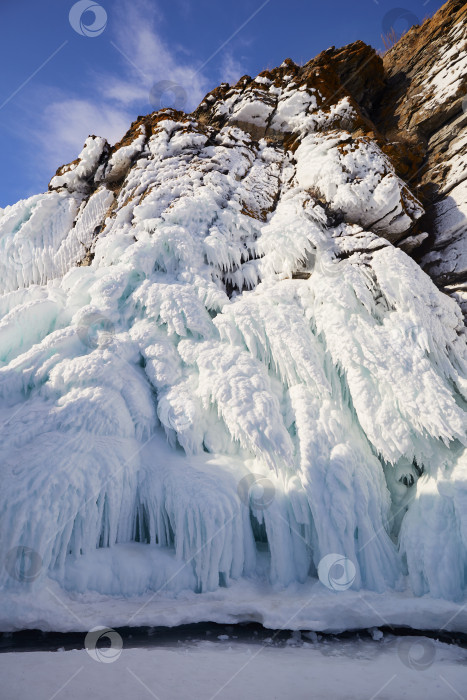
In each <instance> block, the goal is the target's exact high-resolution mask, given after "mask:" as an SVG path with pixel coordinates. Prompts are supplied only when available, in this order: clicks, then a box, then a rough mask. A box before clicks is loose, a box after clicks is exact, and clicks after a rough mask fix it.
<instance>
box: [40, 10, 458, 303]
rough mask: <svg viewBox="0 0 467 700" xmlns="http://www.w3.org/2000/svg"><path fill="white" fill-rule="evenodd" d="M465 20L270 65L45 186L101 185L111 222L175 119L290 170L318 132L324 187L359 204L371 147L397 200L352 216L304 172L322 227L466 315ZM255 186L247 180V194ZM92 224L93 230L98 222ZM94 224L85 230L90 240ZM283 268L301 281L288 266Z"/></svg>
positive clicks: (264, 207)
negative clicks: (350, 234)
mask: <svg viewBox="0 0 467 700" xmlns="http://www.w3.org/2000/svg"><path fill="white" fill-rule="evenodd" d="M466 18H467V6H466V4H465V3H464V2H462V1H461V0H450V1H449V2H448V3H446V4H445V5H444V6H443V8H441V10H439V12H437V13H436V15H435V16H434V17H433V18H432V19H429V20H426V21H425V22H424V23H423V25H422V26H414V27H412V29H410V31H409V32H408V33H407V34H406V35H405V36H403V38H402V39H401V40H400V41H399V42H398V43H397V44H395V45H394V46H393V47H392V48H391V49H390V50H389V51H387V52H386V54H385V55H384V57H383V58H381V57H380V56H379V55H378V54H377V53H376V52H375V51H374V49H372V48H371V47H369V46H367V45H365V44H364V43H363V42H356V43H354V44H351V45H348V46H346V47H344V48H342V49H335V48H334V47H332V48H331V49H328V50H327V51H324V52H322V53H321V54H320V55H319V56H317V57H316V58H314V59H312V60H311V61H309V62H308V63H307V64H306V65H304V66H303V67H300V66H297V65H296V64H294V63H293V61H291V60H290V59H286V60H285V61H284V63H283V64H282V66H280V67H279V68H277V69H275V70H272V71H264V72H263V73H261V74H260V75H259V76H258V77H257V78H254V79H252V78H251V77H250V76H244V77H243V78H241V79H240V80H239V82H238V83H237V84H236V85H235V86H230V85H228V84H222V85H221V86H220V87H218V88H216V89H215V90H213V91H212V92H211V93H209V94H208V95H206V97H205V99H204V100H203V102H202V103H201V104H200V106H199V107H198V108H197V109H196V110H195V111H194V112H193V114H191V115H189V116H187V115H185V114H183V113H181V112H175V111H173V110H167V109H166V110H161V111H160V112H156V113H153V114H151V115H148V116H146V117H138V119H137V120H136V121H135V122H134V123H133V124H132V125H131V128H130V130H129V131H128V133H127V134H126V135H125V137H124V138H123V139H122V141H121V142H120V143H118V144H116V145H115V146H113V147H112V148H111V147H110V146H109V145H108V144H107V143H105V144H104V143H103V142H102V148H101V150H100V151H99V153H100V155H99V159H98V160H95V161H94V164H93V168H91V169H90V170H88V171H86V173H85V175H84V179H83V177H82V176H81V175H80V180H79V182H80V185H79V186H77V185H73V184H71V181H70V178H68V179H67V178H66V177H64V173H66V172H69V173H70V174H71V173H74V175H73V178H72V179H73V181H75V180H76V175H77V171H76V170H75V169H76V168H78V164H79V163H80V161H79V159H78V160H77V161H75V162H74V163H72V164H70V165H67V166H63V167H62V168H60V169H59V170H58V171H57V176H56V177H55V178H54V179H53V180H52V182H51V185H50V189H51V190H57V189H58V190H60V189H61V188H62V187H66V188H68V189H69V190H73V189H80V188H81V189H82V188H83V184H82V183H83V181H84V182H85V183H86V184H85V191H86V193H87V195H88V196H89V195H90V194H92V193H93V192H95V191H96V190H97V189H98V188H100V191H101V192H102V187H106V188H107V190H109V191H112V192H114V193H115V196H116V197H117V199H115V200H114V203H113V205H112V207H111V209H110V212H107V211H105V214H107V213H111V212H113V214H112V215H113V216H115V211H116V210H118V209H119V208H120V206H121V205H122V203H123V202H122V200H121V199H118V197H119V195H120V192H121V188H122V186H123V184H124V183H125V180H126V178H127V176H128V174H129V172H130V170H131V168H132V167H133V165H134V164H135V163H137V162H138V160H139V156H140V154H141V153H142V152H143V151H144V147H145V145H146V144H147V142H148V140H149V138H150V137H151V136H152V135H153V134H155V133H157V131H158V129H160V125H161V124H162V122H164V121H167V120H169V121H171V122H172V121H174V122H176V123H178V124H179V125H180V128H181V130H182V131H186V132H194V131H196V132H197V133H199V134H200V136H201V135H204V136H206V137H207V138H206V139H205V143H207V144H215V143H216V139H218V136H219V134H220V133H221V132H223V130H224V131H225V129H226V128H227V127H235V128H237V129H240V131H241V132H242V134H243V135H241V134H240V132H237V137H236V138H237V139H238V138H239V139H240V141H239V142H238V143H241V141H242V139H243V140H244V139H245V137H246V138H247V139H248V144H249V145H248V147H249V148H250V149H251V150H255V151H258V149H259V144H260V143H261V142H263V143H264V144H268V145H271V146H272V147H273V148H274V149H276V151H278V150H280V151H281V153H282V154H283V155H284V156H285V157H287V158H289V159H290V162H291V163H292V164H293V163H294V153H295V152H296V150H297V149H298V148H299V147H300V144H301V142H302V139H303V138H304V136H305V135H307V134H309V133H310V132H313V133H315V134H316V135H318V134H323V136H325V137H326V138H325V139H324V142H326V143H327V144H331V141H330V139H333V141H332V148H329V149H327V152H328V153H332V154H333V163H334V168H335V171H333V172H332V173H331V171H330V172H329V177H330V178H331V179H332V178H336V181H335V182H334V185H333V186H334V187H335V188H337V187H338V186H339V181H340V184H341V185H343V184H344V183H345V184H346V186H347V185H348V186H350V188H352V189H353V191H354V192H355V193H357V190H358V189H359V190H360V192H359V194H358V196H362V194H363V193H362V187H361V186H360V184H358V183H360V182H361V180H362V177H361V176H362V173H359V172H357V170H358V168H357V167H356V164H357V161H358V158H363V159H365V158H367V159H368V158H370V157H371V156H370V152H371V151H372V149H373V150H374V152H375V153H376V152H378V154H379V155H378V157H379V158H381V164H382V165H381V169H380V171H379V177H380V179H385V181H386V182H387V181H388V180H391V179H392V181H393V183H395V178H396V177H397V178H400V181H399V182H400V185H399V187H398V189H399V197H398V198H397V197H396V198H395V199H394V198H393V199H391V200H390V208H389V206H388V202H385V206H384V205H383V206H381V207H376V206H375V199H374V197H373V201H372V202H371V204H369V202H365V205H364V206H363V207H362V209H363V210H362V211H359V212H358V213H357V212H356V211H355V207H353V210H352V204H349V203H346V202H344V200H342V201H340V202H338V201H335V200H334V201H333V198H332V197H330V198H329V197H328V194H327V193H328V192H329V183H328V182H327V183H325V182H324V179H325V178H323V177H320V176H319V175H318V174H317V173H315V176H314V177H313V178H311V180H310V183H309V184H310V188H309V189H310V191H311V192H312V193H313V196H314V198H315V201H316V202H317V203H319V204H320V205H321V206H322V207H323V210H324V211H326V213H327V215H328V216H331V219H330V220H332V221H333V222H336V221H346V222H348V223H356V224H359V225H361V226H362V227H363V228H364V229H371V230H372V231H373V232H375V233H377V234H378V235H379V236H381V237H382V238H384V239H387V240H389V241H391V243H393V244H395V245H397V246H399V247H401V248H402V249H403V250H404V251H406V252H408V253H409V254H410V255H412V256H413V257H414V258H415V259H416V260H417V261H418V262H419V263H420V264H421V266H422V268H423V269H425V270H426V271H427V272H428V274H430V276H431V277H432V278H433V279H434V281H435V282H436V284H437V285H438V287H440V289H442V290H443V291H445V292H447V293H449V294H451V295H453V296H454V298H456V300H457V301H458V303H459V304H460V305H461V307H462V308H463V310H464V312H465V311H466V309H467V306H466V304H467V291H466V283H467V250H466V245H467V244H466V242H465V240H466V235H465V234H466V226H467V218H466V215H467V185H466V179H467V169H466V168H465V165H464V164H465V153H466V148H467V138H466V131H465V127H466V124H467V50H466V49H467V21H466ZM234 140H235V139H234ZM98 141H100V140H98ZM231 145H233V144H231ZM352 152H356V153H357V154H358V156H357V157H352V158H351V160H352V165H351V166H350V167H349V164H346V162H345V161H346V159H347V160H349V155H348V154H349V153H352ZM321 153H322V149H321ZM312 157H313V153H312V152H311V153H310V158H312ZM318 160H319V156H318ZM78 169H79V168H78ZM318 169H319V168H318ZM251 175H253V173H251ZM388 175H389V176H390V177H389V178H388ZM252 181H253V177H252ZM67 183H68V184H67ZM375 186H376V185H375ZM256 187H257V183H254V185H253V187H252V189H254V188H256ZM138 189H139V191H140V194H138V197H141V196H144V197H145V196H147V191H144V192H141V186H139V187H138ZM149 189H150V190H151V189H152V186H151V187H149ZM279 189H280V188H279V184H278V183H277V186H276V187H275V188H273V189H272V190H271V191H270V192H269V196H268V197H267V198H266V199H265V200H264V201H263V200H261V202H260V201H259V199H258V197H257V196H256V197H254V198H253V199H254V201H250V202H249V204H250V205H251V206H243V212H244V213H245V214H247V215H249V216H251V217H253V218H256V219H257V220H259V221H264V222H265V221H266V220H267V218H268V216H270V215H271V214H272V213H273V212H274V209H275V206H276V204H277V202H278V198H279ZM331 189H332V187H331ZM125 191H126V188H125ZM127 194H128V193H127ZM366 194H367V193H365V195H364V196H366ZM372 194H374V192H373V193H372ZM263 195H265V193H263ZM101 197H102V195H101ZM248 198H249V199H251V193H249V195H248ZM338 199H339V198H338ZM396 200H398V201H396ZM243 204H245V203H243ZM368 204H369V208H368V206H367V205H368ZM102 214H104V210H103V211H102ZM99 223H100V224H101V226H100V228H102V226H103V220H102V221H101V222H99ZM100 228H99V227H98V226H96V229H95V230H94V232H93V237H95V235H97V232H98V230H100ZM92 246H93V243H92V240H89V241H88V245H87V247H88V251H87V253H86V255H85V256H84V257H83V259H82V261H81V263H83V264H86V262H89V260H90V259H91V258H92ZM289 272H291V273H292V274H300V270H299V269H293V270H292V269H291V270H289Z"/></svg>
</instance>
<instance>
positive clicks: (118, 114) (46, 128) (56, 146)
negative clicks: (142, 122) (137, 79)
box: [36, 98, 133, 175]
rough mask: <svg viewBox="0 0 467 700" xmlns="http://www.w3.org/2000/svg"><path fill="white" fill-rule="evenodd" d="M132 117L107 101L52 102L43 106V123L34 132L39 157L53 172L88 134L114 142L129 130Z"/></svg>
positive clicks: (72, 156)
mask: <svg viewBox="0 0 467 700" xmlns="http://www.w3.org/2000/svg"><path fill="white" fill-rule="evenodd" d="M132 118H133V117H132V115H131V113H129V112H126V111H125V110H122V109H115V108H113V107H112V106H111V105H108V104H101V105H95V104H93V103H91V102H89V101H87V100H82V99H74V98H71V99H62V100H59V101H56V102H52V103H51V104H49V105H48V106H47V107H46V108H45V110H44V112H43V116H42V121H43V126H42V128H40V129H39V130H38V131H37V134H36V137H37V140H38V141H39V145H40V146H41V150H42V160H43V162H44V164H45V165H47V167H50V169H51V175H52V174H53V172H54V171H55V170H56V169H57V167H58V166H60V165H62V164H63V163H66V162H67V160H70V159H71V160H73V159H74V158H76V156H77V155H78V153H79V152H80V151H81V149H82V147H83V144H84V142H85V140H86V139H87V137H88V136H89V135H90V134H95V135H96V136H105V138H106V139H107V140H108V141H109V143H115V142H117V141H119V140H120V139H121V138H122V136H123V135H124V134H125V132H126V131H127V130H128V128H129V126H130V123H131V121H132Z"/></svg>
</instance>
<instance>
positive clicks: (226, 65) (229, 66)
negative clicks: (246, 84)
mask: <svg viewBox="0 0 467 700" xmlns="http://www.w3.org/2000/svg"><path fill="white" fill-rule="evenodd" d="M219 75H220V79H221V81H222V82H223V83H229V84H230V85H235V83H237V82H238V81H239V80H240V78H241V77H242V76H243V75H245V70H244V69H243V68H242V65H241V64H240V62H239V61H237V60H236V59H235V58H234V57H233V56H232V54H231V53H226V54H225V56H224V58H223V59H222V63H221V66H220V70H219Z"/></svg>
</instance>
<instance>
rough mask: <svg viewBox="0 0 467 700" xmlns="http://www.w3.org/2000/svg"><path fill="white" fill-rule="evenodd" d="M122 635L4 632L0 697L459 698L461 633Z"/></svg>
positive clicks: (464, 651)
mask: <svg viewBox="0 0 467 700" xmlns="http://www.w3.org/2000/svg"><path fill="white" fill-rule="evenodd" d="M120 633H121V641H122V642H123V648H122V649H121V650H120V649H119V648H118V646H119V645H118V643H117V644H115V638H114V639H113V640H112V644H111V645H110V648H109V643H110V642H109V639H106V640H104V639H103V638H102V640H101V642H100V643H99V645H98V647H97V648H96V649H95V651H94V654H90V653H89V652H88V651H87V650H86V649H83V648H82V647H83V635H82V634H80V633H76V634H66V635H59V634H53V633H52V634H43V633H31V632H21V633H17V634H14V635H4V636H3V637H2V639H1V647H0V648H1V649H2V651H3V652H4V653H2V654H0V674H1V677H2V698H4V700H23V699H24V700H26V698H27V699H29V698H31V697H34V698H35V700H55V698H57V699H58V700H60V698H67V699H68V700H78V699H79V700H82V698H88V697H89V698H93V700H100V699H101V698H102V699H103V698H106V699H107V698H130V697H131V698H137V699H140V698H141V699H142V700H144V698H151V697H153V698H157V699H158V700H180V699H181V698H193V699H196V700H198V699H201V698H203V699H206V700H214V698H225V699H226V700H230V699H231V700H237V698H255V699H261V698H267V699H268V700H272V699H273V698H278V699H281V700H282V698H296V699H297V700H298V699H301V698H303V699H305V698H306V699H307V700H308V699H309V698H313V700H320V699H321V698H323V699H324V698H326V700H328V699H332V700H341V699H342V700H344V698H345V700H353V699H355V700H365V699H367V700H376V698H378V699H379V700H384V699H386V700H389V699H390V700H399V699H400V698H410V700H417V699H418V698H420V700H431V699H433V700H444V699H446V700H450V699H452V700H455V698H465V696H466V692H465V689H466V687H467V648H466V645H465V639H463V640H461V644H460V645H458V644H453V643H446V642H441V641H436V640H433V639H431V638H429V637H425V636H401V635H396V634H393V633H390V632H386V631H384V632H382V631H381V630H378V629H374V630H372V631H370V632H361V633H359V634H353V635H351V634H347V635H343V636H340V637H336V636H332V635H323V636H321V635H315V634H313V633H311V634H307V633H302V634H300V633H298V632H294V633H291V632H285V631H279V632H273V631H271V630H266V629H264V628H261V627H260V626H259V625H258V626H255V625H248V626H244V627H241V626H230V625H227V626H224V625H190V626H186V627H184V628H177V629H173V630H161V629H156V628H152V629H149V630H148V629H146V630H142V629H139V630H129V629H126V630H119V632H116V633H115V634H116V635H118V637H120ZM104 641H107V646H105V645H104ZM101 645H102V646H101ZM112 647H113V648H112ZM13 648H14V649H16V651H11V650H12V649H13ZM38 649H43V650H44V649H46V651H37V650H38Z"/></svg>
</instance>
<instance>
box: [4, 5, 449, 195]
mask: <svg viewBox="0 0 467 700" xmlns="http://www.w3.org/2000/svg"><path fill="white" fill-rule="evenodd" d="M80 2H81V3H82V4H81V5H79V6H78V7H77V8H76V9H75V13H74V15H72V19H71V23H70V15H69V13H70V9H71V8H72V7H73V6H74V5H75V4H76V3H75V1H74V0H46V1H45V2H37V0H0V26H1V28H2V41H1V43H0V61H1V65H2V66H3V69H2V73H1V78H0V153H1V158H2V162H1V168H0V206H2V207H4V206H6V205H8V204H12V203H14V202H16V201H17V200H18V199H21V198H24V197H28V196H30V195H31V194H34V193H37V192H41V191H45V190H46V188H47V184H48V181H49V180H50V178H51V176H52V175H53V174H54V172H55V170H56V169H57V167H58V166H59V165H61V164H63V163H66V162H69V161H70V160H73V159H74V158H75V157H76V156H77V154H78V153H79V151H80V150H81V147H82V144H83V143H84V140H85V139H86V137H87V136H88V134H96V135H100V136H105V137H106V138H107V139H108V140H109V141H110V142H111V143H114V142H115V141H117V140H118V139H119V138H120V137H121V136H122V135H123V134H124V133H125V131H126V130H127V129H128V127H129V126H130V123H131V121H133V120H134V119H135V118H136V117H137V116H138V115H139V114H146V113H148V112H151V111H153V109H155V108H156V107H159V106H165V105H166V104H167V105H169V104H170V102H171V100H173V99H177V100H179V101H182V100H183V101H184V107H185V109H186V110H187V111H190V110H191V109H193V108H194V107H195V106H196V105H197V104H198V103H199V102H200V100H201V99H202V97H203V95H204V94H205V93H206V92H208V91H209V90H211V89H212V88H214V87H215V86H216V85H218V84H219V83H221V82H224V81H225V82H230V83H233V82H235V81H236V80H237V79H238V78H239V77H241V76H242V75H244V74H245V73H248V74H249V75H252V76H254V75H257V74H258V73H259V72H260V71H262V70H264V69H265V68H273V67H274V66H276V65H279V64H280V63H282V61H283V59H284V58H286V57H290V58H292V59H293V60H294V61H296V62H297V63H305V62H306V61H307V60H309V59H310V58H312V57H313V56H315V55H316V54H317V53H319V52H320V51H322V50H323V49H326V48H328V47H329V46H332V45H335V46H343V45H344V44H348V43H350V42H352V41H355V40H356V39H362V40H363V41H365V42H367V43H369V44H372V45H373V46H375V47H376V48H382V41H381V33H382V32H383V29H384V27H385V25H387V22H388V17H391V16H392V17H396V18H397V19H396V21H395V22H394V23H395V26H396V29H397V30H398V31H403V30H405V29H406V28H407V23H408V22H409V21H411V20H412V21H415V18H417V19H418V20H419V21H421V20H422V19H423V18H424V17H426V16H427V15H432V14H433V13H434V12H435V11H436V10H437V9H438V8H439V7H441V5H442V4H443V2H442V1H441V0H355V1H354V2H350V1H349V0H236V1H235V2H228V1H227V0H191V1H190V0H170V1H168V0H80ZM86 2H87V5H88V6H89V5H92V4H94V5H98V7H97V8H95V10H96V12H97V14H95V13H94V12H92V11H91V10H87V11H86V10H85V8H86ZM399 2H400V5H401V6H403V9H401V7H400V6H399ZM263 5H264V6H263ZM83 8H84V11H83V12H82V11H81V10H82V9H83ZM100 8H103V9H100ZM390 12H393V15H389V14H388V13H390ZM93 23H94V26H93ZM72 24H74V28H73V26H72ZM80 32H81V33H80ZM89 33H92V36H87V35H86V34H89ZM162 81H167V82H171V83H174V84H176V85H177V86H180V87H179V88H177V89H176V91H175V92H170V91H167V90H166V91H165V92H163V94H162V95H160V93H161V88H160V84H161V83H162ZM154 85H155V86H156V88H155V89H153V91H152V93H151V88H153V86H154ZM151 95H152V97H151ZM151 101H152V102H151Z"/></svg>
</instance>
